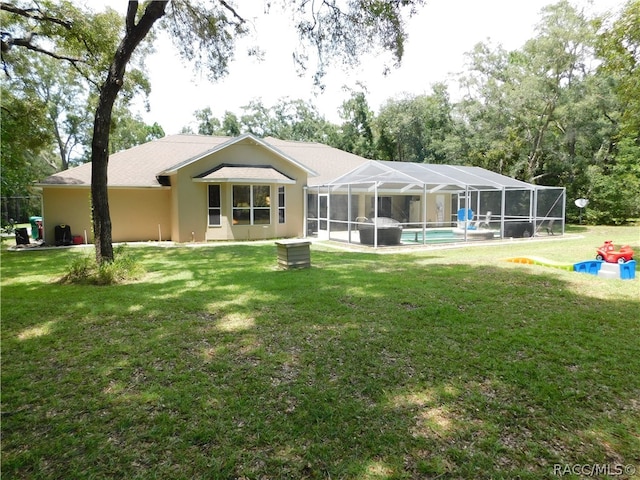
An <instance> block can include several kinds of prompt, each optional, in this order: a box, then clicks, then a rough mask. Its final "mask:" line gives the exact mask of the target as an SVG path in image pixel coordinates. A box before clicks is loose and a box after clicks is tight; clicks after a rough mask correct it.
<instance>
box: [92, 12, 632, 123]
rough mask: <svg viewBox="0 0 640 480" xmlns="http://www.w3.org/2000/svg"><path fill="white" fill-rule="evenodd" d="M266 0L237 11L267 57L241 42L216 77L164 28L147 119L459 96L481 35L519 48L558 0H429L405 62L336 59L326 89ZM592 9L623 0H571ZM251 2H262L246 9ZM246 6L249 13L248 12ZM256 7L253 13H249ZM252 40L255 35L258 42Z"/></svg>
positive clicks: (151, 68) (413, 28)
mask: <svg viewBox="0 0 640 480" xmlns="http://www.w3.org/2000/svg"><path fill="white" fill-rule="evenodd" d="M104 1H105V3H109V4H110V5H111V6H114V7H115V8H117V9H119V10H120V9H122V12H123V13H124V9H125V8H126V3H125V2H124V0H117V1H116V0H104ZM265 3H266V0H242V1H240V2H238V5H239V7H238V12H239V13H240V14H241V15H245V16H246V17H248V18H250V19H251V20H252V24H253V25H254V26H255V28H254V30H255V35H254V36H253V37H252V38H249V39H247V43H246V45H250V44H255V42H256V41H258V42H259V45H260V47H261V48H262V50H263V51H264V52H265V55H264V58H263V60H262V61H257V60H255V59H250V58H247V57H246V55H244V53H243V46H246V45H245V44H240V45H239V47H240V48H239V49H238V54H237V57H236V60H235V61H234V62H233V63H232V64H231V66H230V69H229V71H230V74H229V75H228V76H227V77H225V78H224V79H222V80H219V81H218V82H216V83H211V82H209V81H208V80H207V79H206V76H205V74H203V73H198V72H197V71H196V70H195V69H194V68H193V66H191V65H189V64H187V63H185V62H184V61H183V60H181V59H180V58H179V56H178V55H177V53H176V52H175V49H174V48H173V46H172V44H171V42H170V40H169V39H168V38H167V37H166V36H164V35H162V34H161V35H160V36H159V38H158V40H157V41H156V43H155V46H156V53H154V54H153V55H151V56H150V57H148V59H147V61H146V65H147V73H148V75H149V78H150V80H151V88H152V91H151V95H150V97H149V99H148V104H149V107H150V109H149V111H145V109H144V108H142V107H141V106H138V107H135V108H138V113H140V115H141V116H142V118H143V119H144V121H145V122H146V123H148V124H153V123H154V122H157V123H158V124H160V125H161V126H162V127H163V129H164V131H165V133H166V134H168V135H170V134H175V133H179V132H180V130H181V129H182V128H183V127H185V126H188V125H189V126H191V127H192V128H193V129H194V131H196V130H197V128H196V122H195V119H194V116H193V114H194V112H195V111H196V110H198V109H203V108H205V107H209V108H211V110H212V112H213V115H214V116H215V117H217V118H222V116H223V115H224V113H225V111H231V112H233V113H235V114H236V115H241V114H242V107H243V106H245V105H247V104H249V102H250V101H252V100H261V101H262V103H263V104H264V105H265V106H266V107H271V106H273V105H275V104H276V103H278V101H279V100H281V99H284V98H289V99H291V100H295V99H302V100H305V101H308V102H310V103H312V104H314V105H315V106H316V107H317V108H318V110H319V112H320V113H321V114H322V115H323V116H324V117H325V118H326V119H327V120H329V121H332V122H335V123H340V122H341V121H340V117H339V108H340V106H341V104H342V103H343V102H344V101H345V100H347V99H348V98H349V96H350V94H349V89H351V90H355V91H362V88H363V87H364V88H365V89H366V90H364V91H365V92H366V98H367V101H368V103H369V106H370V108H372V109H373V110H374V111H375V112H377V111H379V108H380V106H381V105H383V104H384V103H385V102H386V101H387V100H389V99H391V98H397V97H401V96H402V95H404V94H410V95H419V94H429V93H430V92H431V86H432V85H433V84H434V83H437V82H446V83H447V84H448V85H449V91H450V93H451V94H452V97H454V99H455V95H456V87H457V82H456V81H455V78H456V74H457V73H459V72H462V71H463V70H464V62H465V53H466V52H469V51H471V50H472V49H473V47H474V45H475V44H477V43H478V42H487V41H489V42H491V44H493V45H501V46H502V47H503V48H505V49H507V50H515V49H518V48H520V47H522V45H523V44H524V43H525V42H526V41H527V40H529V39H531V38H533V37H534V36H535V26H536V24H537V23H538V22H539V21H540V11H541V9H542V8H543V7H544V6H545V5H549V4H554V3H556V2H555V1H551V0H527V1H516V0H481V1H480V0H427V4H426V6H424V7H422V8H421V10H420V11H419V13H418V14H417V15H415V16H414V17H412V18H411V19H410V20H409V23H408V29H407V31H408V34H409V38H408V41H407V44H406V46H405V54H404V57H403V59H402V65H401V66H400V67H399V68H397V69H394V68H392V70H391V72H390V73H389V74H387V75H386V76H385V75H383V68H384V63H385V59H388V57H383V58H380V57H379V56H376V55H374V54H372V55H370V56H367V57H366V58H363V60H362V62H361V66H360V67H357V68H351V69H349V70H345V69H343V68H341V67H336V68H333V69H331V70H330V72H329V73H328V75H327V76H326V77H325V79H324V83H325V89H324V91H322V92H319V91H318V90H317V89H316V88H314V86H313V80H312V78H311V76H310V75H308V76H303V77H299V76H298V74H297V72H296V69H295V66H294V63H293V60H292V56H291V53H292V50H293V48H292V46H293V45H296V43H297V40H296V38H295V33H294V32H293V31H292V30H291V29H290V28H289V27H288V25H287V23H286V22H285V19H284V18H283V17H282V16H281V15H277V14H274V13H273V11H272V13H270V14H269V15H262V9H263V5H264V4H265ZM571 3H572V4H573V5H575V6H578V7H579V8H584V9H585V11H586V12H588V13H604V12H607V11H611V12H613V13H615V12H618V11H619V10H620V9H621V7H622V6H623V5H624V3H625V2H624V0H591V1H590V0H572V1H571ZM247 5H250V6H251V7H253V8H257V10H254V11H250V12H247V11H246V10H244V9H245V8H246V6H247ZM245 12H246V13H245ZM247 13H249V15H247ZM252 42H253V43H252Z"/></svg>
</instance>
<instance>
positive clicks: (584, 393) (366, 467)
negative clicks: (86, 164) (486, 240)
mask: <svg viewBox="0 0 640 480" xmlns="http://www.w3.org/2000/svg"><path fill="white" fill-rule="evenodd" d="M638 233H639V230H638V228H637V227H636V228H605V227H599V228H589V229H587V228H581V229H574V230H573V231H572V232H571V235H567V236H565V237H564V238H562V239H557V240H556V239H554V240H553V241H547V239H545V241H528V240H525V241H518V242H512V243H505V244H501V245H499V246H473V247H469V248H455V249H448V250H447V249H427V250H421V251H419V250H412V251H411V253H399V254H386V255H382V254H378V253H371V252H351V251H342V250H340V249H336V248H335V247H333V246H331V245H328V244H327V245H323V244H315V245H313V246H312V251H311V255H312V265H313V266H312V268H310V269H304V270H297V271H281V270H278V269H276V252H275V246H274V245H273V244H246V245H223V246H206V247H202V248H189V247H175V248H162V247H144V248H142V247H141V248H134V247H131V252H133V254H134V255H135V256H136V257H137V258H138V259H139V260H140V261H141V262H142V263H143V264H144V266H145V267H146V270H147V273H146V275H145V277H144V278H143V279H142V280H139V281H136V282H132V283H129V284H126V285H118V286H110V287H100V286H87V285H85V286H77V285H63V284H60V283H57V279H59V278H60V277H61V276H62V275H63V274H64V273H65V270H66V269H67V266H68V265H69V263H70V261H71V259H72V258H74V256H76V255H81V254H82V253H79V249H72V250H50V251H30V252H20V253H16V252H8V251H6V250H3V251H2V259H1V260H2V265H1V273H2V280H1V281H2V283H1V286H2V477H3V479H11V478H24V479H39V478H59V479H89V478H90V479H112V478H126V479H135V478H140V479H149V478H161V479H227V478H246V479H282V478H291V479H302V478H327V479H328V478H331V479H338V478H348V479H395V478H412V479H430V478H431V479H435V478H438V479H498V478H504V479H514V478H521V479H543V478H548V479H551V478H559V476H558V475H557V473H558V470H557V468H559V467H558V466H562V467H563V468H566V466H569V468H571V467H573V466H574V465H606V466H608V467H609V468H610V469H611V470H613V469H614V468H618V467H619V466H623V467H625V469H624V470H623V472H622V474H621V475H616V476H615V478H621V479H628V478H640V318H639V316H640V314H639V312H640V288H639V285H640V280H639V279H638V278H636V279H635V280H627V281H622V280H605V279H601V278H598V277H595V276H591V275H585V274H577V273H572V272H568V271H563V270H559V269H552V268H546V267H540V266H528V265H518V264H513V263H508V262H505V261H504V259H505V258H507V257H510V256H519V255H537V256H543V257H547V258H549V259H552V260H556V261H566V262H577V261H580V260H586V259H591V258H593V257H594V255H595V248H596V247H598V246H599V245H601V244H602V242H603V240H607V239H611V240H614V243H615V244H621V243H629V244H631V245H632V246H633V247H634V249H635V250H636V252H640V239H639V235H638ZM3 248H4V247H3ZM634 469H635V471H636V473H635V474H634V473H632V471H633V470H634ZM563 472H564V473H565V474H564V475H563V476H562V478H573V479H577V478H581V475H582V476H584V475H583V473H584V471H583V472H582V473H581V472H580V471H577V470H575V469H574V472H575V473H571V472H568V471H567V470H563ZM616 472H617V470H616ZM592 478H593V477H592ZM595 478H609V477H604V476H601V477H597V476H596V477H595Z"/></svg>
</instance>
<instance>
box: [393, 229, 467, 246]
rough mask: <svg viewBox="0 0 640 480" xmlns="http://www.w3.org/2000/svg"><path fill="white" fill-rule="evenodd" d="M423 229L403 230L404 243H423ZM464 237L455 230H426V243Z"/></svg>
mask: <svg viewBox="0 0 640 480" xmlns="http://www.w3.org/2000/svg"><path fill="white" fill-rule="evenodd" d="M422 233H423V232H422V230H403V231H402V243H423V241H422ZM461 240H462V239H461V238H460V236H459V235H454V233H453V230H426V231H425V242H424V243H451V242H459V241H461Z"/></svg>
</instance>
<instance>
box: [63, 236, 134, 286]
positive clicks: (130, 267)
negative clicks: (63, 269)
mask: <svg viewBox="0 0 640 480" xmlns="http://www.w3.org/2000/svg"><path fill="white" fill-rule="evenodd" d="M144 273H145V269H144V267H143V266H142V264H140V262H138V261H137V260H136V259H135V258H134V256H133V255H132V254H131V252H130V251H129V250H127V249H126V248H125V247H124V246H123V245H121V246H119V247H117V248H116V249H115V251H114V260H113V262H111V263H105V264H102V265H98V264H97V263H96V259H95V257H94V256H93V255H92V254H90V253H89V254H84V255H81V256H79V257H76V258H74V259H73V260H72V261H71V263H70V264H69V268H68V271H67V273H66V274H65V275H64V276H63V277H62V278H61V279H60V282H61V283H67V284H78V283H79V284H91V285H115V284H118V283H123V282H127V281H130V280H136V279H138V278H140V277H141V276H142V275H144Z"/></svg>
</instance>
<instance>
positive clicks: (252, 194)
mask: <svg viewBox="0 0 640 480" xmlns="http://www.w3.org/2000/svg"><path fill="white" fill-rule="evenodd" d="M270 223H271V187H270V186H269V185H234V186H233V224H234V225H269V224H270Z"/></svg>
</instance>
